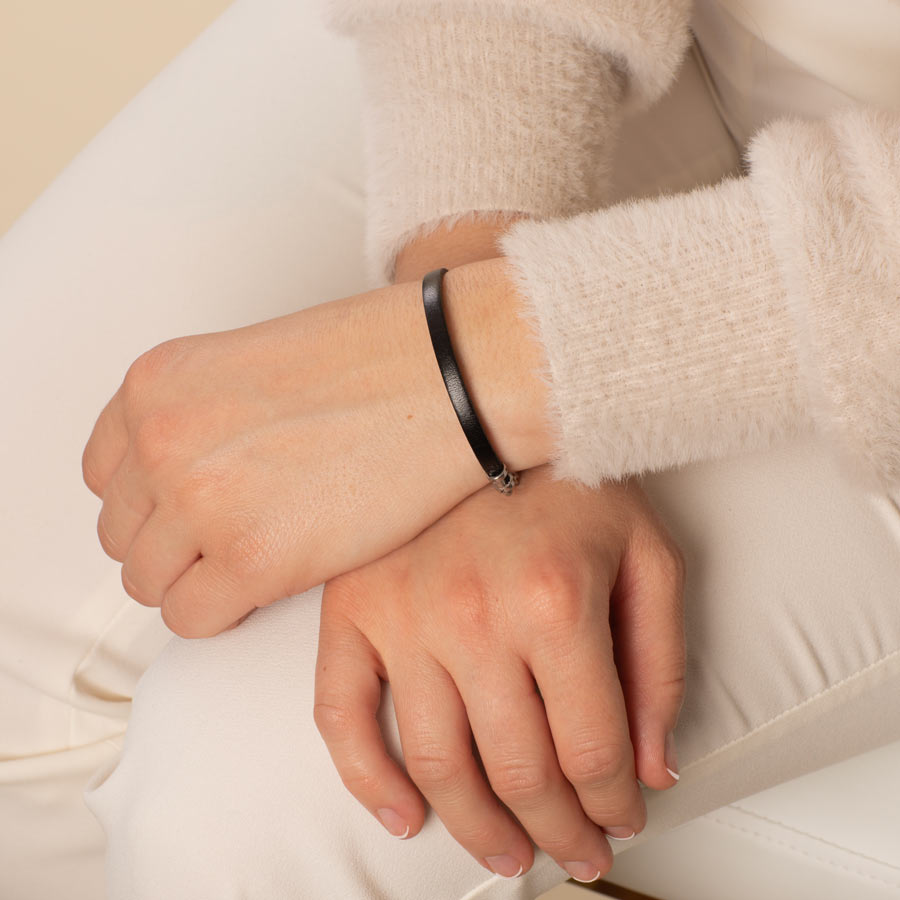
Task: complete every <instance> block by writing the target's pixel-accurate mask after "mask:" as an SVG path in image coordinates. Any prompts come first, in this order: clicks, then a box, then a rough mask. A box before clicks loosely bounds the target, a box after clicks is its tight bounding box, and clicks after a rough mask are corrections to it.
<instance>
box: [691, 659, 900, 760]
mask: <svg viewBox="0 0 900 900" xmlns="http://www.w3.org/2000/svg"><path fill="white" fill-rule="evenodd" d="M898 656H900V648H898V649H897V650H893V651H892V652H891V653H888V654H887V655H886V656H882V657H880V658H879V659H876V660H875V662H872V663H869V665H867V666H865V667H864V668H862V669H859V670H857V671H856V672H854V673H853V674H852V675H847V676H846V678H842V679H841V680H840V681H836V682H835V683H834V684H831V685H829V686H828V687H826V688H823V689H822V690H821V691H819V692H818V693H816V694H812V695H811V696H809V697H807V698H806V699H805V700H801V701H800V702H799V703H795V704H794V705H793V706H791V707H789V708H788V709H785V710H782V711H781V712H780V713H778V715H776V716H773V717H772V718H771V719H767V720H766V721H765V722H762V723H760V724H759V725H757V726H756V727H755V728H753V729H751V730H750V731H748V732H747V733H746V734H742V735H741V736H740V737H736V738H734V740H731V741H728V742H727V743H725V744H722V745H721V746H720V747H716V749H715V750H711V751H710V752H709V753H707V754H705V755H703V756H701V757H700V758H699V759H695V760H694V761H693V762H691V763H688V764H687V765H686V766H683V767H682V769H681V774H682V775H683V774H684V773H685V772H687V771H689V770H690V769H692V768H693V767H694V766H699V765H700V763H702V762H705V761H706V760H708V759H710V758H711V757H713V756H715V755H716V754H717V753H722V752H723V751H724V750H727V749H728V748H729V747H733V746H734V745H735V744H739V743H740V742H741V741H746V740H747V739H748V738H750V737H752V736H753V735H755V734H757V733H758V732H760V731H762V730H763V729H764V728H768V727H769V726H770V725H773V724H775V723H776V722H777V721H778V720H779V719H783V718H784V717H785V716H788V715H790V714H791V713H793V712H795V711H796V710H798V709H801V708H802V707H804V706H806V705H807V704H808V703H812V702H813V700H818V699H819V698H820V697H823V696H825V694H827V693H829V692H830V691H834V690H837V689H838V688H839V687H841V686H842V685H845V684H847V683H848V682H851V681H853V680H854V679H856V678H859V677H861V676H862V675H865V674H866V672H869V671H871V670H872V669H874V668H875V667H876V666H880V665H883V664H884V663H887V662H889V661H890V660H892V659H894V658H895V657H898Z"/></svg>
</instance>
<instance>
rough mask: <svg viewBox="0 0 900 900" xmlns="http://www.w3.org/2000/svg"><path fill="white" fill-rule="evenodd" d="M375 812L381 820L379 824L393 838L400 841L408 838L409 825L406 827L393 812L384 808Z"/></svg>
mask: <svg viewBox="0 0 900 900" xmlns="http://www.w3.org/2000/svg"><path fill="white" fill-rule="evenodd" d="M376 812H377V813H378V818H379V819H381V824H382V825H384V827H385V828H387V830H388V831H389V832H390V833H391V834H392V835H393V836H394V837H397V838H400V840H401V841H402V840H404V839H405V838H406V837H408V835H409V825H407V824H406V822H404V821H403V819H402V818H400V816H398V815H397V813H395V812H394V810H392V809H388V808H387V807H386V806H384V807H382V808H381V809H378V810H376Z"/></svg>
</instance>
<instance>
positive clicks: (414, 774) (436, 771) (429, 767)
mask: <svg viewBox="0 0 900 900" xmlns="http://www.w3.org/2000/svg"><path fill="white" fill-rule="evenodd" d="M464 769H465V767H464V765H463V762H462V760H461V759H460V758H459V757H456V756H453V755H452V754H450V753H447V751H446V750H444V749H435V750H431V749H429V748H421V749H416V750H414V751H413V752H412V753H411V754H410V755H409V756H408V757H407V759H406V770H407V772H408V773H409V777H410V778H412V780H413V781H414V782H415V783H416V784H417V785H419V786H420V787H422V788H424V789H431V790H434V791H437V792H445V791H449V790H452V789H454V788H455V787H456V786H457V785H459V783H460V782H461V781H462V777H463V771H464Z"/></svg>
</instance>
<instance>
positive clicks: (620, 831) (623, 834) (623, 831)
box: [603, 825, 635, 841]
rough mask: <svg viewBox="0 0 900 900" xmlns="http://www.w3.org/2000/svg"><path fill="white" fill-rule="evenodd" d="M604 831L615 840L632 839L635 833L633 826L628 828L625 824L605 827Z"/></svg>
mask: <svg viewBox="0 0 900 900" xmlns="http://www.w3.org/2000/svg"><path fill="white" fill-rule="evenodd" d="M603 831H604V833H605V834H607V835H608V836H609V837H611V838H612V839H613V840H614V841H630V840H631V839H632V838H633V837H634V834H635V832H634V829H633V828H626V827H625V826H623V825H610V826H609V827H608V828H606V827H604V828H603Z"/></svg>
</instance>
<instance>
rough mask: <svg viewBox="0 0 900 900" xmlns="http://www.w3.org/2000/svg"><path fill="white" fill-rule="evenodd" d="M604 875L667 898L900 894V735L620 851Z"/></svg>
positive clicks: (828, 898)
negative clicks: (610, 869) (894, 741)
mask: <svg viewBox="0 0 900 900" xmlns="http://www.w3.org/2000/svg"><path fill="white" fill-rule="evenodd" d="M898 700H900V698H898ZM677 789H678V788H677V786H676V787H675V788H673V790H677ZM606 880H607V881H610V882H612V883H614V884H617V885H621V886H623V887H627V888H630V889H632V890H635V891H640V892H641V893H644V894H648V895H650V896H652V897H659V898H664V900H887V898H889V897H891V898H897V897H900V742H898V743H893V744H888V745H887V746H885V747H881V748H878V749H876V750H871V751H869V752H868V753H863V754H861V755H859V756H855V757H852V758H851V759H848V760H845V761H844V762H841V763H837V764H835V765H832V766H827V767H826V768H824V769H820V770H818V771H816V772H812V773H810V774H807V775H803V776H801V777H800V778H795V779H794V780H792V781H788V782H785V783H784V784H781V785H778V786H777V787H774V788H770V789H769V790H766V791H762V792H761V793H758V794H754V795H752V796H750V797H745V798H744V799H743V800H740V801H738V802H736V803H730V804H728V805H727V806H724V807H722V808H721V809H717V810H715V811H714V812H711V813H708V814H707V815H705V816H701V817H700V818H698V819H694V820H692V821H690V822H688V823H687V824H685V825H682V826H681V827H680V828H675V829H673V830H671V831H669V832H667V833H666V834H664V835H661V836H660V837H658V838H655V839H653V840H652V841H648V842H647V843H646V844H643V845H642V846H640V847H635V849H634V850H633V851H628V852H627V853H621V854H619V855H618V856H617V857H616V860H615V864H614V866H613V869H612V871H611V872H610V873H609V875H608V876H607V878H606Z"/></svg>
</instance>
